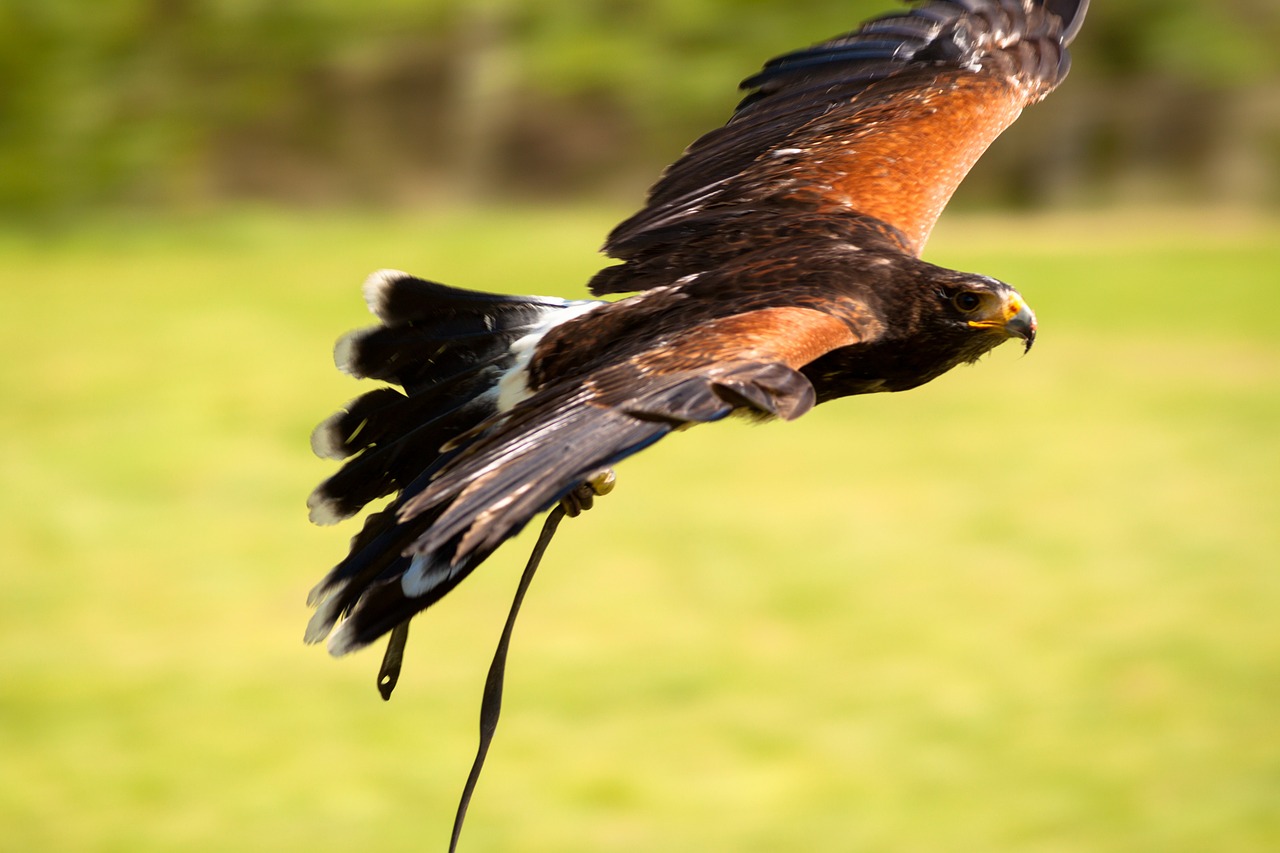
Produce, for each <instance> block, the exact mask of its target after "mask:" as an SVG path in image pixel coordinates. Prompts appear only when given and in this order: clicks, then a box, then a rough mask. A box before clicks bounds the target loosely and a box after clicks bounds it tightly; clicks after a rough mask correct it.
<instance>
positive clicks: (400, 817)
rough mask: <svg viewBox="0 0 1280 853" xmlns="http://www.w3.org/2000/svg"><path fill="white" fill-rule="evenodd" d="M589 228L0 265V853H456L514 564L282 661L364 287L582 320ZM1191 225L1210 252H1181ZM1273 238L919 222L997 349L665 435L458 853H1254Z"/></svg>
mask: <svg viewBox="0 0 1280 853" xmlns="http://www.w3.org/2000/svg"><path fill="white" fill-rule="evenodd" d="M610 216H611V214H610V213H607V212H606V213H601V212H599V211H553V212H550V213H548V212H545V211H538V212H532V211H518V210H517V211H496V212H485V211H476V212H472V213H470V214H467V215H465V216H463V217H461V218H459V219H457V220H447V219H444V218H422V219H413V218H408V217H384V218H378V217H373V216H369V217H359V216H354V215H347V216H341V217H321V216H315V217H310V218H300V217H293V218H280V217H275V216H272V215H269V214H245V215H242V216H238V217H234V218H226V219H220V220H217V221H213V222H207V221H204V222H170V223H129V222H124V223H114V224H107V223H104V224H103V225H102V226H101V227H100V228H98V229H95V230H92V231H83V232H77V233H74V234H69V235H67V234H64V235H59V236H55V237H49V236H46V237H38V236H32V235H7V236H0V269H3V271H4V283H3V285H0V287H3V289H4V292H5V296H6V300H5V303H6V310H5V312H4V318H3V320H0V324H2V331H3V335H4V340H5V346H6V358H5V360H4V362H3V365H0V392H2V393H3V395H4V399H5V401H6V403H5V405H4V406H3V407H2V408H0V428H3V430H4V433H5V434H6V435H7V437H8V440H7V441H6V442H4V443H3V444H0V474H2V475H3V476H2V480H0V482H3V483H4V485H5V488H4V490H3V492H0V518H3V519H4V520H5V529H6V533H7V535H6V536H5V546H6V554H5V556H4V558H3V564H4V568H3V569H2V570H0V625H2V626H3V627H0V665H2V666H3V673H4V676H3V679H0V756H3V758H2V759H0V768H3V769H2V770H0V829H2V830H3V831H2V832H0V849H6V850H14V851H18V850H22V851H27V850H121V851H125V850H128V851H146V850H184V851H186V850H190V851H214V850H237V851H254V850H263V851H267V850H271V851H278V850H293V849H308V850H335V851H336V850H345V849H377V850H380V851H400V850H405V851H408V850H420V849H424V848H425V849H442V848H443V846H444V842H445V839H446V837H447V832H448V826H449V823H450V821H451V818H452V811H453V808H454V803H455V797H456V795H457V791H458V789H459V787H460V785H461V782H462V779H463V776H464V775H465V772H466V767H467V764H468V762H469V761H470V755H471V753H472V751H473V749H474V741H473V738H474V736H475V720H474V716H475V713H476V707H477V702H478V696H479V691H480V685H481V682H482V679H483V675H484V671H485V668H486V666H487V664H488V656H489V654H490V652H491V650H492V646H493V644H494V642H495V641H496V636H497V631H498V629H499V627H500V623H501V619H502V617H503V615H504V613H505V608H506V605H507V602H508V600H509V596H510V593H511V590H512V588H513V586H514V582H515V577H516V573H517V572H518V570H519V565H520V563H521V561H522V559H523V556H524V553H523V552H524V551H525V550H526V549H527V546H528V544H529V543H528V540H527V539H526V540H524V541H523V543H517V545H516V546H515V547H513V548H511V549H508V550H507V551H504V552H503V553H502V554H500V555H499V556H498V557H497V558H495V560H494V561H493V562H492V564H491V565H489V566H487V567H486V568H485V570H484V571H482V572H480V573H479V574H478V575H477V576H476V577H474V578H473V579H472V580H470V581H469V582H468V583H467V584H466V585H464V587H462V588H461V589H460V590H459V591H458V592H457V593H456V594H455V595H454V596H451V597H450V599H449V600H448V601H447V602H446V603H445V604H443V605H441V606H440V607H439V608H438V609H437V610H435V611H433V612H432V613H431V614H429V615H428V616H426V617H424V618H422V619H420V620H418V622H416V623H415V625H414V632H413V637H412V639H411V641H410V647H409V655H408V660H407V666H406V672H405V676H404V679H403V681H402V684H401V687H400V688H399V691H398V693H397V695H396V697H395V699H394V700H393V701H392V702H391V703H390V704H389V705H383V704H382V702H381V701H380V700H378V698H377V695H376V693H375V691H374V686H373V676H374V670H375V668H376V665H377V654H376V653H367V654H363V655H360V656H357V657H355V658H351V659H345V660H341V661H333V660H330V659H329V658H328V657H327V656H326V655H324V654H323V652H322V651H320V650H318V649H313V648H305V647H303V646H302V645H301V642H300V638H301V632H302V625H303V624H304V622H305V619H306V610H305V608H304V606H303V597H304V595H305V592H306V590H307V588H309V586H310V585H311V584H312V583H313V582H314V581H315V579H316V578H318V576H319V575H320V573H321V572H323V571H324V569H326V568H327V567H328V565H330V564H331V563H332V562H333V561H334V560H335V559H336V558H337V556H339V554H340V553H341V552H342V551H343V549H344V547H345V542H346V539H347V537H348V536H349V535H350V534H351V532H352V531H351V530H350V529H348V528H345V527H343V528H338V529H315V528H311V527H310V526H309V525H308V524H307V523H306V519H305V510H304V509H303V507H302V501H303V499H304V497H305V495H306V493H307V492H308V491H309V490H310V488H311V487H312V485H314V483H315V482H316V481H318V480H319V479H320V478H322V477H323V476H324V475H325V474H326V473H327V472H328V471H329V470H331V469H330V465H329V464H328V463H324V462H321V461H319V460H315V459H312V458H311V457H310V454H309V452H308V450H307V446H308V445H307V436H308V433H309V431H310V428H311V427H312V425H313V424H314V423H315V422H316V421H317V420H319V419H320V418H321V417H323V416H324V415H325V414H327V413H328V412H329V411H331V410H332V409H334V408H335V407H336V406H337V405H338V404H339V403H341V402H342V401H343V400H345V399H347V398H348V397H350V396H352V395H354V394H355V393H357V392H358V391H359V390H360V388H361V386H359V385H358V384H357V383H354V382H352V381H351V380H349V379H346V378H344V377H342V376H340V375H339V374H337V373H336V371H334V370H333V369H332V365H331V362H330V360H329V347H330V345H331V343H332V341H333V339H334V338H335V337H336V336H337V335H338V334H339V333H340V332H342V331H344V330H346V329H348V328H351V327H353V326H356V325H361V324H364V323H366V322H368V315H367V314H366V313H365V311H364V308H363V305H362V304H361V302H360V298H359V288H358V285H359V282H360V281H361V280H362V278H363V276H364V275H365V274H367V273H368V272H369V271H370V270H373V269H376V268H379V267H386V266H391V267H402V268H406V269H410V270H413V271H415V272H420V273H422V274H426V275H430V276H433V277H437V278H439V279H440V280H442V281H446V282H449V283H454V284H460V285H467V286H473V287H482V288H489V289H498V290H508V291H512V292H535V293H559V294H563V295H578V294H580V292H581V291H580V286H581V284H580V283H581V282H582V281H584V280H585V278H586V277H587V276H588V275H589V274H590V272H591V271H592V270H594V269H595V268H596V266H597V265H598V263H599V261H598V258H597V256H596V255H595V254H594V249H595V247H596V246H597V245H598V243H599V242H600V239H601V237H602V236H603V233H604V231H605V229H606V227H607V225H608V223H609V222H610V221H611V218H610ZM1193 223H1195V224H1194V225H1193ZM1278 235H1280V231H1278V230H1277V228H1275V227H1274V223H1268V222H1244V223H1237V225H1235V226H1233V227H1222V228H1215V227H1210V228H1209V229H1208V231H1207V232H1206V231H1205V230H1204V229H1201V228H1200V226H1199V224H1198V221H1196V220H1190V219H1186V220H1184V219H1180V218H1171V219H1170V218H1166V219H1163V220H1159V221H1155V222H1152V221H1149V220H1148V219H1147V218H1146V217H1134V218H1132V219H1125V218H1122V217H1118V216H1115V215H1112V216H1109V217H1107V218H1105V219H1103V220H1101V221H1099V220H1096V219H1092V218H1090V217H1085V216H1076V217H1071V218H1053V219H1036V220H1032V221H1021V222H1020V221H1018V220H1017V219H1014V218H983V219H974V220H963V219H961V220H957V221H954V222H948V223H947V224H946V225H944V227H943V229H942V230H940V232H939V234H938V236H937V238H936V239H935V242H934V244H933V245H932V246H931V247H930V253H929V257H930V258H931V259H932V260H935V261H938V262H943V263H948V264H951V265H956V266H961V267H964V268H969V269H974V270H980V271H983V272H987V273H990V274H993V275H997V276H999V277H1001V278H1005V279H1007V280H1009V281H1012V282H1014V283H1016V284H1018V285H1019V286H1020V287H1021V289H1022V290H1023V292H1024V293H1025V294H1026V295H1027V296H1028V298H1029V299H1030V300H1031V302H1032V304H1033V305H1034V306H1035V307H1036V309H1037V311H1038V312H1039V314H1040V319H1041V326H1042V334H1041V339H1040V341H1039V342H1038V344H1037V347H1036V349H1035V350H1034V351H1033V352H1032V353H1031V355H1029V356H1027V357H1020V356H1019V354H1018V353H1017V352H1015V351H1014V350H1013V348H1012V347H1007V348H1005V350H1007V351H1005V350H1001V351H998V352H997V353H996V354H995V355H994V356H993V357H992V358H990V359H988V360H987V361H985V362H984V363H983V364H981V365H979V366H977V367H974V368H970V369H964V370H960V371H956V372H955V373H954V374H952V375H949V376H947V377H944V378H943V379H941V380H939V381H938V382H936V383H934V384H933V385H931V386H929V387H927V388H925V389H921V390H919V391H916V392H912V393H910V394H903V395H882V396H876V397H867V398H861V399H854V400H846V401H840V402H837V403H833V404H831V405H830V406H826V407H823V408H822V409H820V410H818V411H816V412H814V413H812V414H810V415H807V416H806V417H805V418H802V419H801V420H800V421H798V422H796V423H793V424H787V425H769V426H764V427H748V426H744V425H739V424H721V425H717V426H715V427H714V428H705V429H700V430H694V431H692V432H690V433H688V434H684V435H680V436H678V437H676V438H674V439H672V440H671V441H667V442H663V443H662V444H660V445H658V446H657V447H655V448H654V449H653V450H651V451H648V452H646V453H645V454H643V455H642V456H641V457H639V458H637V459H636V460H633V461H631V462H628V463H626V464H624V465H623V466H622V467H621V470H620V471H619V474H620V487H619V489H618V490H617V491H616V492H615V493H614V494H613V495H611V496H609V498H608V499H607V500H604V501H602V502H601V504H600V506H599V507H598V508H597V509H596V510H593V511H592V512H591V513H590V514H589V515H588V516H586V517H585V518H583V519H581V520H577V521H573V522H569V523H566V525H565V526H564V528H563V530H562V533H561V535H560V537H559V538H558V540H557V541H556V543H555V544H554V545H553V546H552V550H551V552H550V556H549V558H548V560H547V562H546V564H545V566H544V568H543V571H542V573H541V574H540V576H539V578H538V580H537V582H536V583H535V586H534V588H533V590H532V592H531V593H530V598H529V602H528V605H527V607H526V610H525V613H524V615H523V617H522V622H521V624H520V625H519V627H518V629H517V635H516V641H515V649H514V651H513V658H512V665H511V671H510V673H509V676H508V691H507V712H506V716H505V719H504V721H503V728H502V730H501V732H500V734H499V736H498V739H497V741H496V744H495V747H494V751H493V753H492V754H491V758H490V764H489V766H488V767H487V769H486V772H485V776H484V778H483V779H482V781H481V784H480V788H479V791H478V794H477V799H476V801H475V802H474V804H473V806H472V812H471V817H470V819H469V823H468V827H467V832H466V835H465V839H464V847H465V849H468V850H475V851H481V850H524V851H541V850H545V851H574V850H581V851H600V850H617V851H621V850H628V851H642V850H643V851H648V850H657V849H661V850H690V851H692V850H699V851H701V850H742V851H776V850H790V849H796V850H801V849H806V850H832V849H834V850H854V849H858V850H877V851H881V850H957V851H959V850H1035V851H1041V850H1043V851H1058V850H1063V851H1065V850H1079V851H1142V850H1148V851H1168V850H1188V851H1190V850H1204V849H1215V850H1233V851H1237V850H1271V849H1275V847H1276V846H1277V844H1280V810H1277V808H1276V805H1275V804H1276V803H1277V802H1280V727H1277V725H1276V709H1277V708H1278V707H1280V621H1277V618H1276V614H1277V613H1280V573H1277V571H1276V566H1277V565H1278V564H1277V560H1276V554H1277V553H1278V552H1280V439H1278V438H1277V436H1278V435H1280V332H1277V329H1280V293H1277V290H1276V274H1275V271H1276V270H1277V269H1280V239H1277V236H1278Z"/></svg>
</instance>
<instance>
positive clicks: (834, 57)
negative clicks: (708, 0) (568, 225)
mask: <svg viewBox="0 0 1280 853" xmlns="http://www.w3.org/2000/svg"><path fill="white" fill-rule="evenodd" d="M1083 6H1084V4H1083V3H1081V4H1079V9H1078V10H1077V11H1076V12H1075V14H1077V15H1078V16H1082V15H1083ZM1071 25H1072V22H1067V23H1066V24H1064V22H1063V21H1062V20H1061V19H1059V18H1058V17H1057V16H1055V15H1053V14H1049V13H1047V12H1046V11H1045V10H1044V9H1042V8H1040V5H1039V4H1038V3H1036V2H1033V0H1003V2H997V0H968V2H963V3H960V2H932V3H926V4H922V5H920V6H917V7H916V8H913V9H911V10H909V11H906V12H902V13H899V14H896V15H890V16H886V17H884V18H881V19H878V20H876V21H872V22H869V23H867V24H865V25H864V26H863V27H862V28H861V29H859V30H857V31H856V32H853V33H850V34H848V35H845V36H841V37H839V38H836V39H832V40H830V41H827V42H823V43H821V44H818V45H815V46H814V47H812V48H808V49H806V50H803V51H797V52H794V53H791V54H787V55H785V56H782V57H779V58H778V59H775V60H773V61H771V62H770V63H768V64H767V65H766V66H765V68H764V70H763V71H761V72H760V73H759V74H757V75H755V76H754V77H751V78H748V80H747V81H746V82H745V83H744V86H747V87H749V88H752V89H753V90H754V91H753V92H752V93H751V94H750V95H749V96H748V97H747V98H746V99H744V100H743V102H742V103H741V104H740V105H739V108H738V110H737V112H736V113H735V114H734V116H733V117H732V118H731V119H730V121H729V122H728V124H726V125H725V126H724V127H722V128H719V129H717V130H714V131H712V132H711V133H708V134H707V135H706V136H704V137H702V138H701V139H699V140H698V141H697V142H695V143H694V144H693V145H691V146H690V147H689V150H688V151H687V152H686V153H685V155H684V156H683V157H682V158H681V159H680V160H678V161H676V162H675V163H674V164H672V166H671V167H670V168H669V169H668V170H667V172H666V174H664V175H663V177H662V179H661V180H660V181H659V182H658V183H657V184H656V185H655V186H654V187H653V189H652V190H651V191H650V194H649V199H648V204H647V205H646V206H645V208H644V209H643V210H641V211H640V212H638V213H637V214H635V215H634V216H632V217H631V218H630V219H628V220H627V221H625V222H623V223H622V224H621V225H619V226H618V227H617V228H616V229H614V231H613V233H612V234H610V236H609V239H608V241H607V242H606V244H605V251H606V253H607V254H609V255H610V256H612V257H615V258H619V259H622V260H625V261H627V262H628V263H627V264H624V265H623V266H621V267H615V268H611V269H609V270H606V271H604V272H602V273H601V274H600V275H599V276H597V277H596V279H595V280H593V282H592V292H594V293H597V294H602V293H624V292H628V291H630V290H638V289H643V288H645V287H651V286H655V285H654V282H655V281H656V277H654V276H651V275H645V273H646V272H648V269H647V268H648V267H649V266H650V265H651V263H652V259H653V258H654V257H655V256H657V257H661V258H664V265H665V266H666V267H667V268H668V269H671V270H676V271H677V274H687V273H692V272H696V271H697V270H698V269H699V268H700V267H701V262H700V258H699V256H698V249H699V248H701V247H702V246H703V245H704V244H707V243H710V242H711V240H709V239H705V238H714V239H719V238H720V236H721V233H722V231H723V230H727V229H732V228H742V227H745V223H746V221H748V220H750V219H753V218H770V217H776V216H779V215H795V214H801V213H804V212H806V211H809V212H821V213H832V212H839V213H843V214H847V215H856V216H861V217H866V218H870V219H874V220H878V221H879V222H880V223H882V225H883V228H884V232H885V233H887V234H889V235H892V236H893V237H894V238H895V239H896V240H897V242H898V245H899V248H901V250H902V251H904V252H907V253H909V254H913V255H917V256H918V255H919V254H920V252H921V250H922V249H923V248H924V244H925V242H926V241H927V239H928V236H929V233H930V231H931V230H932V229H933V225H934V223H935V222H936V221H937V218H938V215H939V214H940V213H941V212H942V209H943V207H944V206H945V205H946V203H947V201H948V200H949V199H950V198H951V195H952V193H953V192H954V191H955V189H956V187H957V186H958V185H959V184H960V182H961V181H962V180H963V179H964V176H965V175H966V174H967V173H968V171H969V169H970V168H971V167H972V166H973V164H974V163H975V162H976V161H977V159H978V158H979V157H980V156H981V154H982V152H983V151H985V150H986V149H987V147H988V146H989V145H990V144H991V142H992V141H994V140H995V138H996V137H997V136H999V135H1000V133H1001V132H1002V131H1003V130H1004V129H1005V128H1006V127H1008V126H1009V125H1010V124H1011V123H1012V122H1013V121H1014V120H1015V119H1016V118H1017V117H1018V115H1019V113H1020V112H1021V111H1022V109H1023V107H1025V106H1026V105H1028V104H1030V103H1033V102H1035V101H1037V100H1039V99H1041V98H1043V97H1044V96H1045V95H1046V94H1048V93H1049V92H1050V91H1051V90H1052V89H1053V88H1054V87H1055V86H1057V84H1058V83H1060V82H1061V80H1062V78H1063V77H1064V76H1065V75H1066V71H1067V68H1068V66H1069V62H1068V60H1067V54H1066V50H1065V46H1064V41H1063V34H1064V32H1066V31H1067V29H1068V27H1069V26H1071ZM691 241H692V242H691ZM712 251H713V254H714V250H712ZM677 261H678V262H680V263H682V264H683V266H681V267H677V265H676V264H677ZM633 266H634V267H635V269H634V270H630V269H628V268H629V267H633ZM631 272H635V273H636V275H635V276H634V278H633V276H632V275H631Z"/></svg>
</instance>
